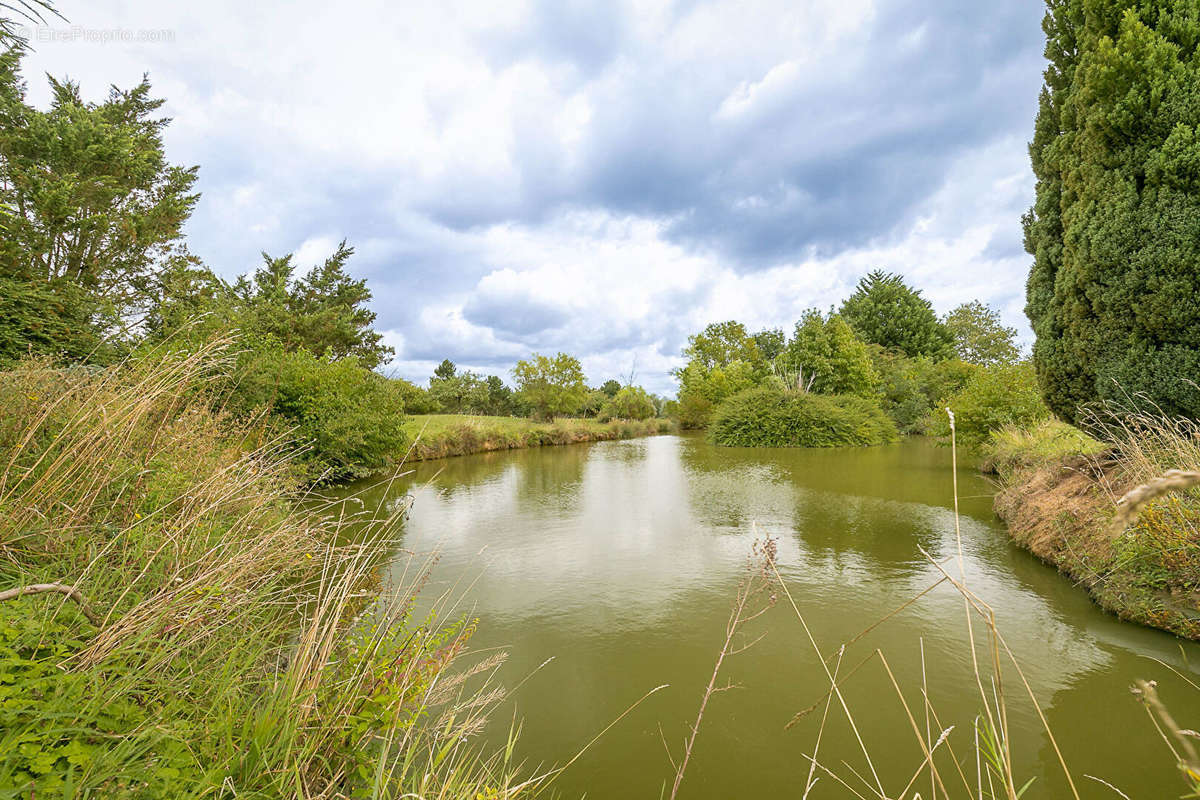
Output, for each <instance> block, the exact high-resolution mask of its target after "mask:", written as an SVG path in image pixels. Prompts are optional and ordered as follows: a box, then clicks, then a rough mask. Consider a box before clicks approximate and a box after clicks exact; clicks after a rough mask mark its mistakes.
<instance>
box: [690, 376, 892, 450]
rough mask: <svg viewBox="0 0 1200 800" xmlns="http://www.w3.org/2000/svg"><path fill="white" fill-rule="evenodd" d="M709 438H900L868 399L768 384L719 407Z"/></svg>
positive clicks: (832, 441) (752, 443) (749, 441)
mask: <svg viewBox="0 0 1200 800" xmlns="http://www.w3.org/2000/svg"><path fill="white" fill-rule="evenodd" d="M709 437H710V438H711V439H712V441H713V442H714V443H715V444H718V445H723V446H726V447H839V446H842V445H876V444H884V443H886V442H894V441H896V439H897V438H898V434H897V432H896V425H895V423H893V422H892V421H891V419H889V418H888V417H887V415H885V414H884V413H883V411H882V410H880V408H879V406H878V405H876V404H875V403H874V402H872V401H870V400H866V399H864V398H862V397H855V396H852V395H817V394H806V393H801V392H788V391H783V390H781V389H778V388H775V387H770V386H764V387H759V388H756V389H749V390H747V391H744V392H741V393H739V394H736V395H734V396H733V397H731V398H729V399H728V400H726V401H725V402H723V403H721V404H720V405H719V406H717V408H716V410H715V411H714V413H713V417H712V423H711V425H710V428H709Z"/></svg>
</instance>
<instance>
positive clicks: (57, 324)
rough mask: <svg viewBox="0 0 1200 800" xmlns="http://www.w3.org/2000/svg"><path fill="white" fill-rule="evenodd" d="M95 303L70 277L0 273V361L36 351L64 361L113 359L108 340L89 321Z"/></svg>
mask: <svg viewBox="0 0 1200 800" xmlns="http://www.w3.org/2000/svg"><path fill="white" fill-rule="evenodd" d="M95 305H96V304H95V302H94V299H93V298H92V297H91V296H90V295H89V294H88V293H87V292H86V291H84V289H83V288H81V287H80V286H79V285H78V284H76V283H72V282H71V281H66V280H56V281H53V282H50V281H26V280H19V279H14V278H12V277H10V276H8V275H0V365H4V364H12V363H14V362H16V361H19V360H21V359H22V358H25V357H27V356H30V355H37V354H42V355H48V356H51V357H54V358H61V359H63V360H66V361H82V360H85V359H90V360H93V361H100V362H106V361H110V360H112V357H113V352H112V347H111V344H110V343H109V342H107V341H106V340H105V339H104V338H103V331H102V330H100V329H98V328H97V326H96V325H95V324H93V322H94V319H93V314H94V310H95Z"/></svg>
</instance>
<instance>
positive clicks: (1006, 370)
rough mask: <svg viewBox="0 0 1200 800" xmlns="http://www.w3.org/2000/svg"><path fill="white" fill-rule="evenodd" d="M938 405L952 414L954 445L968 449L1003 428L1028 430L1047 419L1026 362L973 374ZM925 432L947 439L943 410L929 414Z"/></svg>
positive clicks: (1046, 410) (948, 428)
mask: <svg viewBox="0 0 1200 800" xmlns="http://www.w3.org/2000/svg"><path fill="white" fill-rule="evenodd" d="M941 405H943V406H948V407H949V408H950V410H951V411H953V412H954V417H955V422H956V429H957V436H958V441H960V442H962V443H964V444H970V445H977V444H979V443H981V442H983V441H984V440H985V439H987V438H988V435H989V434H991V433H992V432H993V431H998V430H1000V429H1001V428H1003V427H1005V426H1008V425H1017V426H1022V427H1024V426H1029V425H1033V424H1034V423H1037V422H1040V421H1041V420H1044V419H1046V418H1047V417H1049V416H1050V410H1049V409H1048V408H1046V404H1045V403H1043V402H1042V397H1041V394H1040V392H1039V391H1038V385H1037V377H1036V376H1035V375H1034V371H1033V366H1032V365H1031V364H1030V363H1029V362H1028V361H1022V362H1020V363H1017V364H1002V365H999V366H994V367H988V368H987V369H981V370H979V371H977V372H976V373H975V374H974V375H972V376H971V379H970V380H969V381H967V384H966V386H964V387H963V388H962V389H961V390H960V391H958V392H956V393H955V394H953V395H951V396H950V397H948V398H946V399H945V400H944V401H943V402H942V404H941ZM928 429H929V432H930V433H933V434H934V435H937V436H942V437H949V435H950V420H949V418H948V417H947V416H946V412H945V409H944V408H937V409H934V410H933V412H931V413H930V415H929V419H928Z"/></svg>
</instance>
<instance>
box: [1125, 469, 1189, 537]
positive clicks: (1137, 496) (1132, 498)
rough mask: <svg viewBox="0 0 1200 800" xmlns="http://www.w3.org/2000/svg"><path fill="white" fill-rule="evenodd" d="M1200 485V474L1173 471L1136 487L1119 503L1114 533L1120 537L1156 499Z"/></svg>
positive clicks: (1178, 470) (1180, 470) (1168, 471)
mask: <svg viewBox="0 0 1200 800" xmlns="http://www.w3.org/2000/svg"><path fill="white" fill-rule="evenodd" d="M1197 485H1200V472H1193V471H1188V470H1182V469H1171V470H1167V471H1166V472H1164V473H1163V474H1162V475H1160V476H1159V477H1157V478H1155V479H1154V480H1152V481H1150V482H1149V483H1143V484H1142V485H1140V486H1135V487H1134V488H1132V489H1130V490H1129V491H1128V492H1126V493H1125V494H1124V496H1122V497H1121V499H1120V500H1118V501H1117V516H1116V519H1115V520H1114V521H1113V532H1114V534H1115V535H1119V534H1120V533H1121V532H1122V531H1123V530H1124V529H1125V528H1127V527H1128V526H1130V525H1132V524H1134V523H1135V522H1137V518H1138V514H1140V513H1141V511H1142V509H1143V508H1145V507H1146V505H1147V504H1148V503H1149V502H1150V501H1151V500H1154V499H1155V498H1158V497H1162V496H1163V495H1166V494H1170V493H1171V492H1182V491H1186V490H1187V489H1190V488H1192V487H1193V486H1197Z"/></svg>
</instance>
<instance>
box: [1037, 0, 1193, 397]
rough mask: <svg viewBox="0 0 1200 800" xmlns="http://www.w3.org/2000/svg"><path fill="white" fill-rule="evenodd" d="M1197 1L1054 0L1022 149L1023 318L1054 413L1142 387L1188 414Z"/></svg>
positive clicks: (1147, 394) (1140, 390) (1145, 392)
mask: <svg viewBox="0 0 1200 800" xmlns="http://www.w3.org/2000/svg"><path fill="white" fill-rule="evenodd" d="M1196 13H1197V12H1196V8H1195V5H1194V3H1191V2H1188V3H1181V2H1178V1H1177V0H1147V2H1142V3H1138V4H1131V3H1106V4H1105V3H1095V2H1090V1H1089V0H1058V1H1057V2H1054V3H1051V4H1050V5H1049V7H1048V11H1047V14H1046V18H1045V22H1044V25H1043V27H1044V29H1045V31H1046V35H1047V44H1046V55H1047V58H1048V59H1049V61H1050V63H1049V65H1048V66H1047V68H1046V72H1045V85H1044V87H1043V90H1042V93H1041V97H1040V100H1039V110H1038V116H1037V122H1036V125H1035V129H1034V136H1033V142H1032V144H1031V145H1030V154H1031V157H1032V163H1033V170H1034V174H1035V175H1036V177H1037V197H1036V200H1035V203H1034V206H1033V208H1032V209H1031V210H1030V212H1029V213H1028V214H1027V215H1026V217H1025V220H1024V222H1025V246H1026V249H1027V250H1028V251H1029V252H1030V253H1031V254H1032V255H1033V257H1034V264H1033V268H1032V270H1031V272H1030V275H1029V282H1028V286H1027V305H1026V313H1027V314H1028V316H1029V319H1030V321H1031V323H1032V324H1033V329H1034V332H1035V333H1036V334H1037V341H1036V343H1035V345H1034V349H1033V360H1034V364H1035V365H1036V368H1037V373H1038V380H1039V384H1040V386H1041V391H1042V393H1043V396H1044V397H1045V399H1046V402H1047V404H1048V405H1049V406H1050V408H1051V410H1052V411H1053V412H1054V413H1055V414H1056V415H1057V416H1058V417H1060V418H1061V419H1063V420H1066V421H1077V420H1080V419H1081V418H1082V417H1083V415H1085V414H1086V411H1087V409H1086V408H1085V406H1089V405H1091V404H1094V403H1097V402H1101V401H1106V400H1118V401H1120V400H1123V399H1124V398H1126V397H1127V396H1134V395H1138V394H1143V395H1144V396H1145V397H1146V398H1147V399H1148V400H1150V401H1152V402H1153V403H1154V404H1156V405H1157V406H1158V408H1159V409H1160V410H1161V411H1162V412H1164V413H1166V414H1167V415H1170V416H1176V415H1181V416H1187V417H1191V418H1198V417H1200V390H1197V388H1196V386H1195V384H1194V383H1193V381H1194V380H1195V377H1196V375H1198V374H1200V304H1198V303H1197V299H1196V298H1197V295H1196V286H1197V283H1198V282H1200V238H1198V237H1197V236H1196V229H1197V224H1198V223H1200V134H1198V130H1200V102H1197V98H1198V91H1200V90H1198V88H1197V87H1200V60H1198V59H1197V57H1196V53H1197V48H1196V44H1197V32H1196V31H1197V26H1196Z"/></svg>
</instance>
